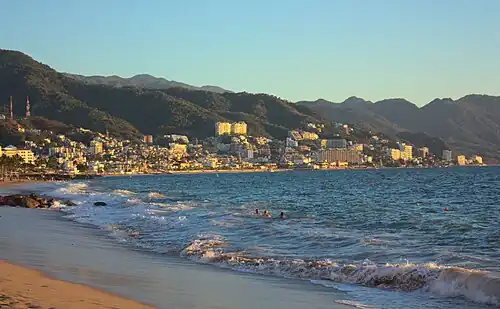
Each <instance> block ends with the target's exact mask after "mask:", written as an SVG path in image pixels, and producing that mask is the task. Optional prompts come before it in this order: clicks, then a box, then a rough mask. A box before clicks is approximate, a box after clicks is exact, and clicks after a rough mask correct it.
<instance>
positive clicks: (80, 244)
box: [0, 184, 347, 309]
mask: <svg viewBox="0 0 500 309" xmlns="http://www.w3.org/2000/svg"><path fill="white" fill-rule="evenodd" d="M48 185H49V184H39V186H42V188H46V187H47V186H48ZM3 190H7V189H6V188H3ZM8 190H9V191H10V192H12V191H14V190H25V191H35V192H37V191H36V190H37V187H36V186H28V187H24V188H23V187H17V188H10V189H8ZM39 193H41V192H39ZM0 260H3V262H2V263H1V264H0V265H1V268H0V291H1V295H2V302H3V303H0V304H2V306H0V307H2V308H3V307H6V308H60V307H61V308H148V307H147V306H146V305H142V304H141V303H144V304H150V305H151V306H153V307H156V308H165V309H166V308H189V309H191V308H193V309H194V308H200V309H202V308H203V309H235V308H241V309H253V308H256V307H259V308H277V309H279V308H283V309H285V308H287V309H288V308H290V309H299V308H306V307H308V308H319V309H322V308H330V309H331V308H347V307H346V306H344V305H342V304H341V303H339V302H341V300H342V297H343V295H342V292H340V291H332V289H328V288H325V287H322V286H315V285H311V284H310V283H309V282H304V281H300V280H285V279H281V278H275V277H266V276H256V275H252V274H245V273H235V272H231V271H225V270H220V269H217V268H214V267H211V266H208V265H200V264H198V263H192V262H189V261H184V260H181V259H178V258H177V257H172V256H169V255H164V254H156V253H148V252H144V251H138V250H136V249H135V248H133V247H130V246H128V245H127V244H121V243H118V242H116V241H115V240H114V239H111V238H110V237H109V233H108V231H104V230H102V229H98V228H95V227H93V226H90V225H86V224H79V223H76V222H73V221H70V220H68V219H65V218H64V215H63V214H62V213H60V212H58V211H54V210H42V209H25V208H12V207H0ZM13 264H15V265H13ZM17 265H21V266H23V267H20V266H17ZM24 267H27V268H29V269H27V268H24ZM30 269H33V270H30ZM35 270H36V271H35ZM38 271H41V273H39V272H38ZM42 274H43V275H42ZM51 278H53V279H51ZM55 279H57V280H55ZM60 280H63V281H60ZM70 282H71V283H70ZM45 286H47V287H45ZM62 291H64V292H62ZM103 291H105V292H103ZM108 293H110V294H108ZM114 295H116V296H114ZM130 299H134V300H135V302H134V301H131V300H130ZM7 304H8V305H7ZM73 304H74V306H73ZM9 306H10V307H9ZM30 306H31V307H30ZM35 306H38V307H35ZM85 306H87V307H85Z"/></svg>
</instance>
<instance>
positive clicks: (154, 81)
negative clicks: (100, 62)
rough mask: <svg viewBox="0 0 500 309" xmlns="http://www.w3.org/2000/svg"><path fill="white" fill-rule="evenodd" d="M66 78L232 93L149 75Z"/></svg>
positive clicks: (89, 82)
mask: <svg viewBox="0 0 500 309" xmlns="http://www.w3.org/2000/svg"><path fill="white" fill-rule="evenodd" d="M63 74H64V75H66V76H67V77H70V78H73V79H76V80H78V81H81V82H84V83H87V84H90V85H97V84H103V85H107V86H112V87H137V88H149V89H168V88H174V87H181V88H186V89H191V90H205V91H210V92H216V93H225V92H232V91H230V90H227V89H224V88H221V87H218V86H213V85H203V86H199V87H198V86H193V85H189V84H186V83H182V82H178V81H174V80H167V79H166V78H163V77H156V76H153V75H150V74H144V73H143V74H136V75H134V76H131V77H121V76H118V75H110V76H103V75H91V76H86V75H80V74H72V73H63Z"/></svg>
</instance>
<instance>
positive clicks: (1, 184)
mask: <svg viewBox="0 0 500 309" xmlns="http://www.w3.org/2000/svg"><path fill="white" fill-rule="evenodd" d="M49 182H51V181H49V180H12V181H11V180H8V181H0V189H11V188H15V187H20V186H25V185H34V184H38V183H49Z"/></svg>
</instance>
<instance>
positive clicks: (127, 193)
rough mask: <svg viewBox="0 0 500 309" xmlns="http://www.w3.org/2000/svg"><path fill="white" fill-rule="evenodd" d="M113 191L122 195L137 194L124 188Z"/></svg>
mask: <svg viewBox="0 0 500 309" xmlns="http://www.w3.org/2000/svg"><path fill="white" fill-rule="evenodd" d="M112 193H114V194H117V195H121V196H130V195H135V194H136V193H135V192H134V191H129V190H124V189H117V190H113V192H112Z"/></svg>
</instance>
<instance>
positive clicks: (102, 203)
mask: <svg viewBox="0 0 500 309" xmlns="http://www.w3.org/2000/svg"><path fill="white" fill-rule="evenodd" d="M106 205H108V204H106V203H104V202H95V203H94V206H106Z"/></svg>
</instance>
